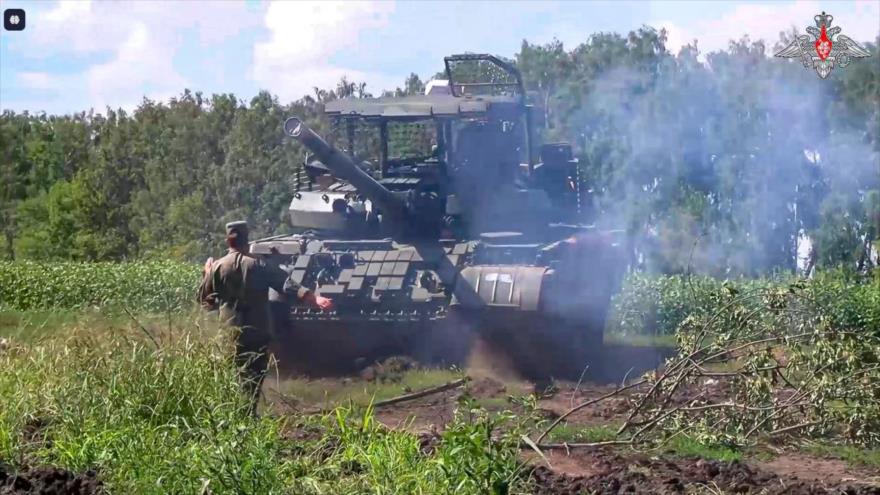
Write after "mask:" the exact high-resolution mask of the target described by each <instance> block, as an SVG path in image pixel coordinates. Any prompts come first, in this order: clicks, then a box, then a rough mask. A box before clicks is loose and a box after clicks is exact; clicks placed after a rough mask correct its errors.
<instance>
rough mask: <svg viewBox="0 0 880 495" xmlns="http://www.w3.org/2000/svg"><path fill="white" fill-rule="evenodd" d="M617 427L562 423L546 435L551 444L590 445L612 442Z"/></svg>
mask: <svg viewBox="0 0 880 495" xmlns="http://www.w3.org/2000/svg"><path fill="white" fill-rule="evenodd" d="M616 431H617V427H615V426H613V425H579V424H571V423H563V424H561V425H559V426H557V427H556V428H554V429H553V431H551V432H550V434H549V435H548V438H549V440H550V441H551V443H562V442H566V443H592V442H605V441H607V440H614V437H615V436H616V435H615V433H616Z"/></svg>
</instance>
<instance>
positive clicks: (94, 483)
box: [0, 464, 105, 495]
mask: <svg viewBox="0 0 880 495" xmlns="http://www.w3.org/2000/svg"><path fill="white" fill-rule="evenodd" d="M25 493H39V494H64V495H97V494H102V493H105V492H104V487H103V484H102V483H101V481H100V479H99V478H98V474H97V473H95V472H94V471H87V472H85V473H80V474H75V473H72V472H70V471H66V470H64V469H59V468H54V467H36V468H30V469H27V470H24V471H21V472H14V471H13V470H12V469H9V468H7V467H6V466H3V465H2V464H0V495H19V494H25Z"/></svg>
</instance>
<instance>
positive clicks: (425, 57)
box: [0, 0, 880, 114]
mask: <svg viewBox="0 0 880 495" xmlns="http://www.w3.org/2000/svg"><path fill="white" fill-rule="evenodd" d="M7 8H23V9H25V11H26V28H25V30H24V31H20V32H7V31H0V109H2V110H14V111H19V112H20V111H25V110H27V111H30V112H41V111H45V112H47V113H50V114H63V113H71V112H78V111H83V110H88V109H92V108H93V109H95V111H96V112H102V113H103V111H104V110H105V109H106V108H107V107H108V106H109V107H112V108H126V109H129V110H131V109H133V108H135V107H136V106H137V105H138V103H139V102H140V101H142V99H143V98H144V97H148V98H150V99H153V100H167V99H169V98H171V97H173V96H175V95H179V94H180V93H182V92H183V90H184V88H189V89H191V90H193V91H201V92H203V93H205V94H211V93H234V94H235V95H236V96H237V97H239V98H241V99H243V100H245V101H247V100H249V99H250V98H251V97H253V96H254V95H256V94H257V92H258V91H260V90H263V89H265V90H268V91H270V92H272V93H273V94H275V95H277V96H278V97H279V99H280V100H281V101H282V102H289V101H293V100H295V99H298V98H300V97H302V96H304V95H306V94H311V93H312V92H313V88H314V87H316V86H317V87H321V88H332V87H334V86H335V84H336V82H337V81H338V80H339V79H340V77H342V76H346V77H348V79H349V80H353V81H358V82H360V81H363V82H366V83H367V89H368V91H371V92H373V93H380V92H381V90H383V89H393V88H396V87H397V86H402V85H403V81H404V79H405V78H406V76H407V75H409V74H410V73H411V72H415V73H416V74H418V75H419V76H420V77H422V78H423V79H426V78H430V77H431V76H432V75H433V74H435V73H436V72H438V71H439V70H441V69H442V59H443V57H444V56H445V55H449V54H452V53H461V52H481V53H493V54H496V55H501V56H506V57H512V56H513V55H514V54H515V53H516V52H517V51H518V50H519V47H520V45H521V44H522V41H523V40H524V39H525V40H528V41H529V42H532V43H542V44H543V43H548V42H550V41H552V40H553V39H554V38H555V39H558V40H560V41H561V42H562V43H563V44H564V46H565V47H567V48H569V49H570V48H574V47H575V46H577V45H578V44H580V43H582V42H584V41H586V40H587V38H588V37H589V35H590V34H592V33H597V32H618V33H622V34H625V33H628V32H629V31H631V30H635V29H638V28H639V27H640V26H643V25H649V26H654V27H656V28H661V27H662V28H666V29H667V30H668V33H669V34H668V37H669V41H668V43H667V47H668V48H669V49H670V50H671V51H673V52H677V51H678V48H680V47H681V46H682V45H684V44H686V43H688V42H691V41H692V40H695V39H696V40H698V46H699V47H700V50H701V51H702V52H708V51H714V50H718V49H724V48H725V47H726V46H727V43H728V41H729V40H731V39H739V38H740V37H742V36H743V35H746V34H747V35H749V37H750V38H751V39H753V40H757V39H764V40H765V41H768V43H769V46H772V45H773V43H774V42H775V41H776V40H778V38H779V33H780V32H781V31H787V30H790V29H791V28H792V27H794V28H796V29H797V30H798V31H801V32H803V29H804V28H805V27H806V26H809V25H813V24H814V23H813V16H814V15H816V14H817V13H819V12H820V11H822V10H825V11H827V12H828V13H830V14H832V15H833V16H834V21H833V25H836V26H840V27H841V28H842V29H843V34H846V35H848V36H850V37H851V38H853V39H855V40H856V41H859V42H865V41H873V40H875V39H876V37H877V36H878V35H880V0H850V1H834V2H818V1H804V2H792V1H773V2H723V1H712V2H708V1H707V2H698V1H674V2H661V1H635V2H599V1H592V2H576V1H572V0H566V1H549V0H547V1H541V2H527V1H516V2H502V1H485V2H479V1H470V2H456V1H406V2H404V1H397V2H394V1H345V2H335V1H292V0H288V1H255V0H241V1H239V0H222V1H199V0H190V1H185V2H184V1H171V0H164V1H149V0H139V1H136V2H131V3H126V2H112V3H111V2H106V1H94V0H91V1H90V0H72V1H66V0H62V1H22V0H0V9H7ZM870 63H880V61H871V62H870Z"/></svg>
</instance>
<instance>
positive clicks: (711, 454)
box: [663, 435, 743, 462]
mask: <svg viewBox="0 0 880 495" xmlns="http://www.w3.org/2000/svg"><path fill="white" fill-rule="evenodd" d="M663 449H664V450H665V451H666V452H669V453H671V454H675V455H679V456H682V457H699V458H701V459H712V460H718V461H727V462H732V461H741V460H742V458H743V453H742V451H741V450H739V449H737V448H735V447H731V446H727V445H717V444H706V443H703V442H701V441H699V440H698V439H696V438H694V437H691V436H688V435H678V436H676V437H675V438H673V439H672V440H670V441H669V442H668V443H667V444H666V445H664V446H663Z"/></svg>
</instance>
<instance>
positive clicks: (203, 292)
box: [198, 270, 218, 311]
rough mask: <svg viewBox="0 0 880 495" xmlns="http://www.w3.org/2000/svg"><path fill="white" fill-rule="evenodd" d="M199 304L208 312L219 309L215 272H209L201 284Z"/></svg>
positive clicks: (203, 277) (205, 274)
mask: <svg viewBox="0 0 880 495" xmlns="http://www.w3.org/2000/svg"><path fill="white" fill-rule="evenodd" d="M198 302H199V304H200V305H202V307H203V308H205V309H207V310H209V311H210V310H214V309H217V306H218V301H217V291H216V290H215V289H214V270H207V271H206V272H205V273H204V275H203V276H202V283H201V284H199V292H198Z"/></svg>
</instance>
